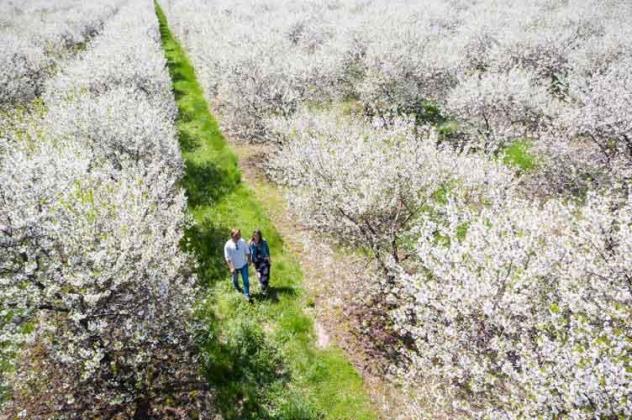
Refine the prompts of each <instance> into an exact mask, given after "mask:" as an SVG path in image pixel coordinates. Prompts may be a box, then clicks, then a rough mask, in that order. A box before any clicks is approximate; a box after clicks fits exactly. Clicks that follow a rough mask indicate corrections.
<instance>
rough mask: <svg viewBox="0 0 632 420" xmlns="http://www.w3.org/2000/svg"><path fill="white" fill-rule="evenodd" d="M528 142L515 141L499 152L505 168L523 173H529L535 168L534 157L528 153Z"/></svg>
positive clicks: (529, 146) (529, 144)
mask: <svg viewBox="0 0 632 420" xmlns="http://www.w3.org/2000/svg"><path fill="white" fill-rule="evenodd" d="M531 146H532V144H531V142H530V141H529V140H516V141H514V142H513V143H511V144H510V145H508V146H507V147H505V148H504V149H503V150H502V151H501V157H502V161H503V163H504V164H505V165H507V166H513V167H515V168H518V169H519V170H521V171H523V172H529V171H531V170H532V169H534V168H535V166H536V157H535V155H534V154H533V153H532V152H531V151H530V149H531Z"/></svg>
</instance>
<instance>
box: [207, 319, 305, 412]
mask: <svg viewBox="0 0 632 420" xmlns="http://www.w3.org/2000/svg"><path fill="white" fill-rule="evenodd" d="M209 324H211V325H216V323H215V322H212V321H211V322H209ZM201 347H202V348H203V349H204V353H205V355H207V358H206V363H205V365H204V372H205V375H206V377H207V379H208V381H209V383H212V384H213V389H214V390H215V392H216V393H217V394H216V396H217V398H216V400H215V404H216V407H217V408H218V410H219V411H220V412H221V414H222V416H223V418H226V419H273V418H281V419H285V418H315V417H316V416H314V415H312V414H311V412H312V409H311V408H310V407H303V406H304V403H302V402H301V400H300V398H290V399H289V401H288V398H287V394H284V393H285V392H286V391H287V386H288V384H289V383H290V374H289V371H288V369H287V367H286V366H285V363H284V361H283V359H282V357H281V355H280V354H279V352H278V351H277V349H275V348H274V347H273V346H272V345H271V344H270V343H269V342H267V340H266V339H265V335H264V333H263V332H262V330H261V328H260V327H259V326H258V325H256V324H254V323H253V322H250V321H240V322H238V323H235V324H234V325H232V327H231V328H230V329H228V330H224V331H223V334H222V337H221V338H219V339H218V337H216V336H215V335H214V334H212V338H211V339H209V340H207V341H206V342H205V343H202V344H201ZM297 409H298V411H299V412H300V411H301V410H302V411H303V412H304V415H300V416H299V417H295V416H294V415H292V414H290V413H294V412H296V411H297Z"/></svg>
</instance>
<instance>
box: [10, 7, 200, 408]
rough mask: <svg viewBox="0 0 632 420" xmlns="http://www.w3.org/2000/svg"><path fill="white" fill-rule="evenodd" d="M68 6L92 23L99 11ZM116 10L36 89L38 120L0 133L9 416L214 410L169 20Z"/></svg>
mask: <svg viewBox="0 0 632 420" xmlns="http://www.w3.org/2000/svg"><path fill="white" fill-rule="evenodd" d="M69 3H72V4H69V6H72V7H73V8H74V9H72V10H74V12H73V13H77V14H78V15H80V16H81V15H82V14H83V13H87V14H89V13H90V10H92V6H88V4H87V3H86V4H83V5H84V6H88V7H87V8H85V9H76V6H77V5H78V2H69ZM117 3H118V6H120V9H119V10H118V13H116V14H114V15H113V16H112V17H111V18H109V19H107V20H106V21H104V22H103V24H102V25H103V30H102V32H100V33H99V34H93V35H94V37H93V39H92V41H91V42H90V43H89V44H88V45H87V46H86V49H85V51H83V52H81V53H79V54H78V55H77V56H76V57H75V58H72V59H70V58H69V59H67V60H65V61H64V62H63V63H60V64H59V66H58V68H57V73H56V74H55V75H54V76H53V77H51V78H48V79H45V80H44V81H35V79H33V80H31V81H32V82H33V83H42V86H43V89H42V95H41V97H40V102H41V104H42V105H41V107H40V108H41V109H40V110H39V111H38V112H34V113H32V115H29V116H28V117H25V118H22V119H21V120H20V124H18V125H17V126H13V125H10V124H9V125H8V126H5V127H2V128H3V133H4V135H5V138H3V139H0V140H1V142H0V147H1V148H0V304H1V319H2V323H1V335H0V341H1V343H2V345H1V348H2V351H3V354H4V358H5V360H9V361H10V362H11V364H12V366H13V367H12V369H5V371H4V372H3V380H4V381H3V382H4V384H3V385H5V386H8V387H9V388H10V395H9V397H10V398H11V400H10V401H9V402H8V403H7V404H6V406H5V407H4V409H5V411H6V412H7V413H8V414H13V415H16V414H17V415H20V416H26V417H29V418H30V417H40V416H45V417H48V416H55V417H57V416H62V417H64V416H65V417H75V416H77V415H81V416H93V415H97V414H98V415H100V416H106V417H111V416H125V417H127V416H134V415H135V416H138V417H139V418H147V416H161V415H169V414H170V415H175V414H177V413H178V411H177V410H180V409H183V408H184V409H186V410H187V411H188V412H189V413H197V414H198V415H205V413H208V412H209V410H210V405H209V404H210V399H209V393H208V391H207V389H206V387H205V381H203V380H200V378H199V377H198V373H197V366H198V364H197V363H196V356H195V351H194V345H193V341H192V337H193V335H192V334H193V333H194V332H195V331H194V325H193V323H192V321H191V320H192V311H193V307H194V299H195V277H194V276H193V275H192V273H191V271H190V270H191V266H192V264H191V263H192V261H191V258H190V257H189V256H188V255H186V254H184V253H183V252H182V251H181V249H180V247H179V244H180V241H181V239H182V235H183V228H184V225H185V206H186V200H185V197H184V193H183V191H182V189H181V188H180V187H179V185H178V181H179V179H180V178H181V177H182V171H183V164H182V160H181V157H180V155H179V152H178V145H177V138H176V131H175V126H174V120H175V116H176V107H175V102H174V98H173V95H172V93H171V81H170V78H169V76H168V74H167V71H166V67H165V64H166V63H165V59H164V56H163V52H162V49H161V44H160V34H159V31H158V22H157V20H156V16H155V13H154V10H153V4H152V3H151V2H150V1H140V2H137V1H132V2H126V3H121V2H117ZM25 77H30V76H29V75H26V76H25ZM32 77H34V78H35V77H39V76H35V75H32ZM11 95H13V97H15V98H18V97H19V95H20V93H18V92H17V91H16V92H14V93H11ZM16 127H17V128H16ZM169 410H176V411H171V412H169Z"/></svg>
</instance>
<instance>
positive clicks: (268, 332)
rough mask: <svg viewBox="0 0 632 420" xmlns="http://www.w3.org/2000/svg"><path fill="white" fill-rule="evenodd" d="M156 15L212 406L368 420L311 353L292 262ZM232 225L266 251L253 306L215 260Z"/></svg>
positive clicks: (245, 414)
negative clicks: (255, 234) (257, 237)
mask: <svg viewBox="0 0 632 420" xmlns="http://www.w3.org/2000/svg"><path fill="white" fill-rule="evenodd" d="M156 12H157V15H158V19H159V21H160V30H161V35H162V41H163V46H164V50H165V55H166V57H167V60H168V66H169V72H170V74H171V78H172V80H173V89H174V93H175V96H176V101H177V105H178V109H179V117H178V121H177V125H178V130H179V135H180V145H181V150H182V154H183V157H184V161H185V165H186V171H185V177H184V180H183V184H184V187H185V189H186V192H187V196H188V200H189V211H190V213H191V215H192V216H193V219H194V220H195V223H194V225H193V226H192V227H191V228H190V229H188V231H187V233H186V240H185V244H184V246H185V247H186V248H187V250H189V251H190V252H192V253H194V254H195V255H196V257H197V259H198V262H199V267H198V270H197V272H198V276H199V280H200V282H201V284H202V285H203V287H204V288H205V292H206V300H205V302H204V304H203V305H202V309H201V310H200V314H199V316H200V317H201V318H202V319H204V320H205V321H206V322H209V323H210V325H211V329H212V333H211V336H210V337H209V338H208V339H206V340H204V341H203V342H202V343H201V345H202V349H203V354H204V356H205V357H206V365H205V369H206V374H207V376H208V379H209V381H210V383H211V386H213V387H214V388H215V389H216V390H217V393H218V401H217V404H218V409H219V410H220V411H221V413H222V414H223V415H224V417H226V418H288V419H290V418H291V419H300V418H306V419H307V418H323V417H325V418H331V419H371V418H375V417H376V414H375V412H374V410H373V408H372V407H371V404H370V401H369V398H368V397H367V395H366V393H365V391H364V388H363V384H362V379H361V378H360V376H359V375H358V373H357V372H356V371H355V370H354V369H353V367H352V366H351V364H350V363H349V362H348V361H347V360H346V358H345V357H344V354H343V353H342V351H341V350H340V349H338V348H331V349H327V350H320V349H317V348H316V347H315V345H314V332H313V330H314V328H313V321H312V319H311V318H310V317H308V316H307V315H305V313H304V311H303V307H304V300H305V299H304V293H303V290H302V287H301V285H302V276H303V275H302V272H301V269H300V266H299V264H298V262H297V260H296V258H295V257H294V256H293V255H292V254H291V253H290V252H289V251H288V249H287V248H286V247H285V246H284V244H283V239H282V238H281V237H280V235H279V234H278V232H277V230H276V229H275V228H274V226H273V225H272V224H271V222H270V220H269V218H268V217H267V216H266V214H265V212H264V210H263V209H262V207H261V206H260V205H259V203H258V202H257V200H256V198H255V196H254V194H253V191H251V190H250V189H249V188H248V187H247V186H245V185H244V184H242V183H241V177H240V173H239V169H238V166H237V157H236V156H235V154H234V153H233V152H232V151H231V149H230V147H229V146H228V145H227V143H226V141H225V139H224V137H223V136H222V133H221V131H220V129H219V127H218V124H217V122H216V121H215V119H214V118H213V117H212V115H211V114H210V112H209V107H208V104H207V102H206V100H205V99H204V95H203V92H202V89H201V88H200V86H199V84H198V83H197V81H196V78H195V72H194V69H193V67H192V66H191V63H190V62H189V60H188V58H187V57H186V54H185V52H184V51H183V49H182V48H181V47H180V45H179V44H178V42H177V41H176V40H175V38H174V37H173V35H172V34H171V32H170V31H169V28H168V24H167V20H166V17H165V15H164V13H163V11H162V10H161V9H160V7H159V6H158V5H157V4H156ZM211 23H212V22H209V24H211ZM233 226H236V227H239V228H241V229H242V232H244V233H245V234H247V233H249V232H251V231H252V230H253V229H255V228H261V229H262V231H263V232H264V236H266V237H267V239H268V242H269V244H270V248H271V252H272V258H273V260H272V261H273V266H272V277H271V296H270V297H269V298H267V299H263V298H262V296H261V295H260V294H258V293H257V291H258V286H256V285H255V286H254V287H251V288H252V289H253V290H254V291H255V293H254V297H255V303H254V304H252V305H249V304H248V303H246V302H245V301H244V300H243V298H242V297H241V296H240V295H239V294H238V293H236V292H234V291H233V290H232V289H231V287H230V281H229V276H228V272H227V270H226V268H225V265H224V262H223V256H222V253H223V244H224V242H225V241H226V239H227V238H228V237H229V230H230V228H231V227H233ZM251 277H252V278H253V280H254V281H252V283H256V279H255V278H254V276H251Z"/></svg>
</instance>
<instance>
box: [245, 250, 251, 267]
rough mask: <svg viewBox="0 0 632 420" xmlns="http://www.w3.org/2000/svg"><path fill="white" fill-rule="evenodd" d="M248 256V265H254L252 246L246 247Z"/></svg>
mask: <svg viewBox="0 0 632 420" xmlns="http://www.w3.org/2000/svg"><path fill="white" fill-rule="evenodd" d="M246 255H247V256H248V265H250V264H252V251H251V250H250V246H247V247H246Z"/></svg>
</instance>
